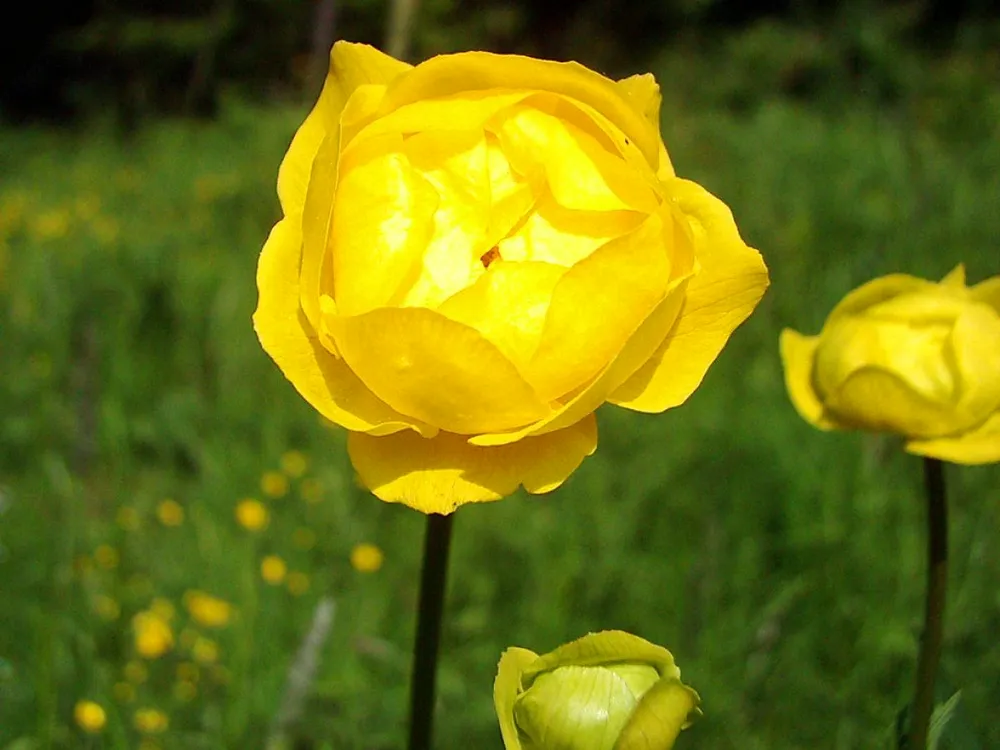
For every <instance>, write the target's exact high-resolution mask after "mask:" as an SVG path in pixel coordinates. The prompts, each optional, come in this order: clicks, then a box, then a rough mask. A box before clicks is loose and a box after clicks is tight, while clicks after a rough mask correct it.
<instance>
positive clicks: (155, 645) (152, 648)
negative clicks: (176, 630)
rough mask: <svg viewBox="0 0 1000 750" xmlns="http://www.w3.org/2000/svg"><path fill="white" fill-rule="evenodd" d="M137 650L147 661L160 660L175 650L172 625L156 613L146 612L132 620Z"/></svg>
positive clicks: (140, 613)
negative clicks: (168, 652) (171, 650)
mask: <svg viewBox="0 0 1000 750" xmlns="http://www.w3.org/2000/svg"><path fill="white" fill-rule="evenodd" d="M132 629H133V631H134V633H135V650H136V651H137V652H138V653H139V655H140V656H142V657H144V658H146V659H158V658H159V657H161V656H163V655H164V654H165V653H166V652H167V651H169V650H170V649H171V648H173V645H174V634H173V632H172V631H171V630H170V625H169V623H167V621H166V620H164V619H163V618H162V617H160V616H159V615H158V614H156V613H155V612H152V611H150V610H144V611H142V612H139V613H138V614H136V616H135V617H133V618H132Z"/></svg>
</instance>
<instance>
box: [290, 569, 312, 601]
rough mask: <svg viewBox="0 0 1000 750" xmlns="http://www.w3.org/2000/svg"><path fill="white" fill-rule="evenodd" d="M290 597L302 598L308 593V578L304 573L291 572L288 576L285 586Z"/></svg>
mask: <svg viewBox="0 0 1000 750" xmlns="http://www.w3.org/2000/svg"><path fill="white" fill-rule="evenodd" d="M285 585H286V586H288V591H289V593H290V594H291V595H292V596H302V595H303V594H305V593H306V592H307V591H309V576H307V575H306V574H305V573H300V572H298V571H293V572H291V573H289V574H288V581H287V582H286V584H285Z"/></svg>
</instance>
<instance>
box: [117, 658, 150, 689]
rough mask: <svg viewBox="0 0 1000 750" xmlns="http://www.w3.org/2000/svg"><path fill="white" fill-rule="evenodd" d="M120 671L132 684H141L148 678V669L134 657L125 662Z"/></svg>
mask: <svg viewBox="0 0 1000 750" xmlns="http://www.w3.org/2000/svg"><path fill="white" fill-rule="evenodd" d="M122 673H123V674H124V675H125V679H126V680H128V681H129V682H130V683H131V684H132V685H141V684H142V683H144V682H145V681H146V680H148V679H149V669H147V668H146V665H145V664H143V663H142V662H141V661H136V660H135V659H133V660H132V661H129V662H126V663H125V668H124V669H122Z"/></svg>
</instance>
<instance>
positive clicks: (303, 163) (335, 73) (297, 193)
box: [278, 42, 412, 216]
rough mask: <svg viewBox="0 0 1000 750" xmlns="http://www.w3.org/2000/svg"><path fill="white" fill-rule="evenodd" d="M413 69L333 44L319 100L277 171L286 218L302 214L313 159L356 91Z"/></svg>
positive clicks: (363, 49) (366, 50)
mask: <svg viewBox="0 0 1000 750" xmlns="http://www.w3.org/2000/svg"><path fill="white" fill-rule="evenodd" d="M411 67H412V66H411V65H409V64H407V63H404V62H400V61H399V60H396V59H394V58H392V57H389V56H388V55H385V54H383V53H381V52H379V51H378V50H377V49H375V48H374V47H369V46H368V45H366V44H352V43H350V42H337V43H336V44H335V45H333V49H332V50H330V71H329V73H328V74H327V76H326V81H325V82H324V83H323V90H322V91H321V92H320V95H319V100H318V101H317V102H316V106H314V107H313V109H312V111H311V112H310V113H309V115H308V116H307V117H306V119H305V122H303V123H302V125H301V126H300V127H299V129H298V131H296V133H295V137H294V138H293V139H292V144H291V146H289V147H288V153H286V154H285V158H284V159H283V160H282V162H281V167H280V168H279V169H278V199H279V200H280V201H281V209H282V211H284V213H285V215H286V216H287V215H290V214H297V213H301V212H302V207H303V205H304V204H305V197H306V188H307V186H308V184H309V173H310V171H311V169H312V163H313V159H314V158H315V157H316V152H317V151H318V150H319V147H320V144H321V143H322V142H323V139H324V138H326V137H327V135H329V134H330V133H333V132H334V131H336V130H337V127H338V122H339V120H340V113H341V112H342V111H343V109H344V105H345V104H346V103H347V100H348V98H349V97H350V96H351V94H352V93H354V90H355V89H356V88H358V86H360V85H362V84H366V83H382V84H385V83H389V82H390V81H392V80H394V79H395V78H396V77H397V76H398V75H400V74H401V73H405V72H406V71H407V70H409V69H410V68H411Z"/></svg>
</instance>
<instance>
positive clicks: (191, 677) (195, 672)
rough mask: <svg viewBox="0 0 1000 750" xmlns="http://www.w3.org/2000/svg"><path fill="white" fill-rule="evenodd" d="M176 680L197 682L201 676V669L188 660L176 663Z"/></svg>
mask: <svg viewBox="0 0 1000 750" xmlns="http://www.w3.org/2000/svg"><path fill="white" fill-rule="evenodd" d="M176 674H177V680H178V681H180V682H198V678H199V677H200V676H201V670H200V669H198V665H197V664H193V663H191V662H189V661H182V662H181V663H180V664H178V665H177V671H176Z"/></svg>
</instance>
